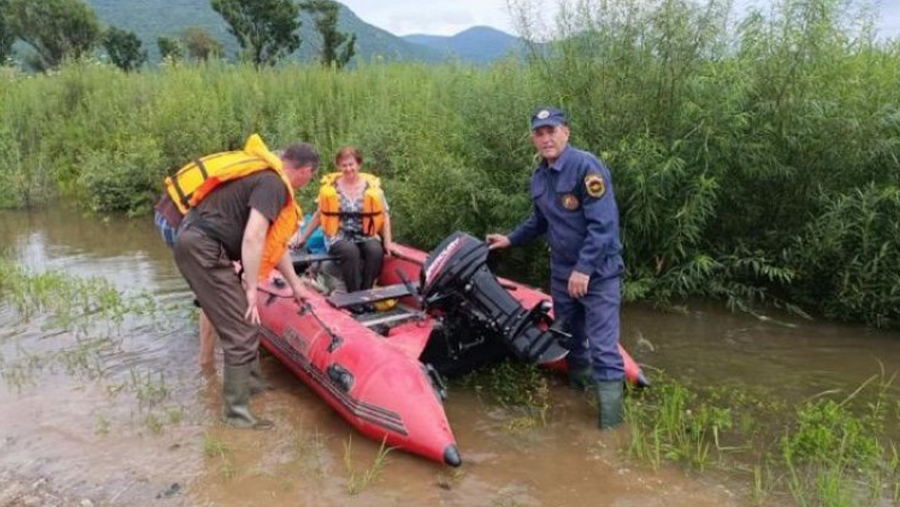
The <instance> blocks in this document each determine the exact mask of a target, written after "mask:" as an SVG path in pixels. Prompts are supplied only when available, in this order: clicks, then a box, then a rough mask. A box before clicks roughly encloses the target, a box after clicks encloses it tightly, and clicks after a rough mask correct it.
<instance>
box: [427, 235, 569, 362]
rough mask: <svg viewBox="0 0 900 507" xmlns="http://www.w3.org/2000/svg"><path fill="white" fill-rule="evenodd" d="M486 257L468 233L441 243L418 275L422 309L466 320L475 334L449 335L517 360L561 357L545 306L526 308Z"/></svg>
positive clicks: (484, 248) (484, 247) (484, 249)
mask: <svg viewBox="0 0 900 507" xmlns="http://www.w3.org/2000/svg"><path fill="white" fill-rule="evenodd" d="M487 258H488V247H487V245H486V244H485V243H484V242H482V241H480V240H478V239H475V238H474V237H472V236H470V235H468V234H465V233H463V232H455V233H453V234H452V235H450V236H449V237H447V238H446V239H444V241H442V242H441V244H440V245H438V246H437V248H435V249H434V250H432V252H431V253H430V254H429V255H428V258H427V260H426V261H425V265H424V266H423V268H422V271H421V275H420V277H421V279H420V287H421V288H422V292H421V294H422V297H423V300H424V304H425V307H426V309H427V310H428V311H429V312H431V311H436V312H440V313H443V314H445V315H448V316H449V317H450V318H449V319H448V321H450V322H452V321H460V320H463V321H465V322H466V323H467V326H470V327H474V328H475V329H466V330H451V331H452V332H465V333H468V334H472V335H477V336H487V337H490V338H491V339H495V340H499V341H500V342H502V343H503V344H504V345H505V346H506V348H508V349H509V351H510V352H512V354H513V355H514V356H516V357H517V358H518V359H520V360H523V361H528V362H535V363H540V364H543V363H548V362H552V361H556V360H558V359H560V358H562V357H564V356H565V355H566V353H567V350H566V349H565V348H564V347H563V346H562V344H561V342H560V338H559V337H560V336H561V333H560V332H558V331H557V329H556V327H553V326H550V323H551V319H550V317H549V315H548V314H547V311H548V308H547V307H546V305H541V304H539V305H536V306H535V308H532V309H530V310H529V309H525V308H524V307H523V306H522V305H521V304H520V303H519V301H518V300H516V299H515V298H514V297H512V295H510V293H509V291H507V290H506V289H505V288H504V287H503V286H502V285H501V284H500V281H499V280H497V277H496V276H494V274H493V273H492V272H491V270H490V269H489V268H488V266H487ZM542 322H543V325H541V323H542Z"/></svg>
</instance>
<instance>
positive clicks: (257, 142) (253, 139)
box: [165, 134, 303, 279]
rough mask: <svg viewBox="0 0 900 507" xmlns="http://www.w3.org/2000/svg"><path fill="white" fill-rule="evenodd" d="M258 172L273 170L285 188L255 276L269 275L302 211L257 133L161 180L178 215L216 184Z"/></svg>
mask: <svg viewBox="0 0 900 507" xmlns="http://www.w3.org/2000/svg"><path fill="white" fill-rule="evenodd" d="M259 171H275V173H276V174H277V175H278V177H279V178H281V181H282V182H283V183H284V186H285V188H287V191H288V197H287V200H286V201H285V203H284V207H282V208H281V211H279V212H278V216H277V217H276V218H275V221H274V222H272V224H271V225H270V226H269V230H268V231H267V232H266V243H265V247H264V249H263V255H262V259H261V260H260V265H259V273H258V276H259V279H264V278H266V277H267V276H269V272H270V271H272V268H274V267H275V266H276V265H277V264H278V262H279V261H280V260H281V257H282V256H283V255H284V253H285V252H286V251H287V248H288V242H289V241H290V239H291V238H292V237H293V236H294V234H296V233H297V229H298V228H299V226H300V217H302V216H303V212H302V211H301V210H300V206H299V205H298V204H297V203H296V202H295V201H294V187H293V186H292V185H291V182H290V180H289V179H288V177H287V175H286V174H285V173H284V169H283V168H282V165H281V159H280V158H279V157H278V156H277V155H275V154H274V153H272V152H271V151H269V148H267V147H266V145H265V143H263V140H262V138H260V137H259V134H253V135H251V136H250V137H249V138H247V143H246V144H245V145H244V149H243V150H241V151H226V152H222V153H215V154H213V155H207V156H205V157H202V158H199V159H197V160H195V161H193V162H191V163H189V164H187V165H185V166H184V167H182V168H181V169H179V170H178V172H177V173H176V174H175V176H172V177H168V178H166V180H165V184H166V193H167V194H168V195H169V198H171V199H172V202H174V203H175V205H176V206H177V207H178V210H179V211H181V213H182V214H186V213H187V212H188V210H190V208H193V207H194V206H196V205H198V204H200V202H201V201H203V199H204V198H206V196H208V195H209V194H210V192H212V191H213V190H215V188H216V187H218V186H219V185H221V184H222V183H225V182H227V181H231V180H235V179H238V178H243V177H244V176H249V175H251V174H254V173H257V172H259Z"/></svg>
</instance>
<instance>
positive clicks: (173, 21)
mask: <svg viewBox="0 0 900 507" xmlns="http://www.w3.org/2000/svg"><path fill="white" fill-rule="evenodd" d="M86 2H87V3H88V5H91V6H92V7H93V8H94V9H95V10H96V11H97V15H98V16H99V17H100V20H101V21H102V22H103V23H106V24H108V25H115V26H118V27H119V28H124V29H127V30H131V31H133V32H135V33H136V34H137V35H138V36H139V37H140V38H141V41H143V43H144V48H146V49H147V51H148V53H149V55H150V60H151V61H158V60H159V52H158V48H157V46H156V39H157V38H158V37H160V36H175V35H177V34H178V33H179V32H180V31H181V30H183V29H185V28H187V27H190V26H199V27H202V28H204V29H206V30H208V31H209V32H210V33H212V34H213V36H215V37H216V38H217V39H218V40H220V41H222V42H223V43H224V44H225V52H226V55H227V56H228V57H229V58H231V57H233V56H234V55H235V53H236V52H237V51H238V49H239V47H238V44H237V41H236V40H235V38H234V37H232V36H231V35H230V34H229V33H228V31H227V28H226V24H225V22H224V21H223V20H222V18H221V17H220V16H219V15H218V14H217V13H216V12H215V11H213V10H212V8H211V7H210V5H209V0H86ZM338 27H339V29H340V30H342V31H345V32H353V33H356V34H357V46H356V47H357V55H358V56H359V57H360V58H362V59H363V60H370V59H372V58H375V57H381V58H384V59H387V60H414V61H424V62H435V61H439V60H442V59H444V58H446V55H445V54H444V52H442V51H440V50H438V49H433V48H430V47H427V46H422V45H419V44H415V43H413V42H409V41H406V40H403V39H402V38H400V37H397V36H395V35H393V34H391V33H390V32H387V31H385V30H382V29H380V28H377V27H375V26H372V25H370V24H368V23H366V22H365V21H363V20H361V19H359V17H357V16H356V14H354V13H353V11H351V10H350V9H348V8H347V7H346V6H344V5H341V11H340V15H339V17H338ZM301 39H302V42H301V45H300V49H299V50H298V51H297V53H296V57H297V58H301V59H308V58H310V57H311V56H312V55H314V54H316V53H317V50H318V48H319V47H321V42H320V41H321V39H320V38H319V36H318V33H317V32H316V29H315V26H314V24H313V22H312V19H311V18H309V17H308V16H307V15H306V14H304V15H303V26H302V27H301Z"/></svg>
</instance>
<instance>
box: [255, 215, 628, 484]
mask: <svg viewBox="0 0 900 507" xmlns="http://www.w3.org/2000/svg"><path fill="white" fill-rule="evenodd" d="M486 259H487V247H486V246H485V245H484V243H482V242H481V241H479V240H477V239H475V238H472V237H471V236H468V235H466V234H463V233H455V234H454V235H452V236H450V237H449V238H447V239H445V240H444V241H443V242H442V243H441V244H440V245H439V246H438V247H437V248H436V249H435V250H434V251H433V252H432V253H431V254H429V255H426V254H425V253H424V252H421V251H418V250H414V249H412V248H407V247H404V246H401V245H397V244H395V245H394V250H393V252H392V255H391V256H390V257H387V258H385V261H384V266H383V268H382V273H381V276H380V278H379V281H378V285H379V287H377V288H375V289H372V290H367V291H360V292H354V293H349V294H343V293H342V294H333V295H331V296H330V297H329V296H326V295H325V294H324V293H323V292H322V291H321V289H320V287H319V285H318V284H316V283H313V282H310V283H309V284H308V285H307V286H306V288H305V290H304V294H303V296H304V298H305V301H304V303H303V304H302V305H298V303H297V302H296V300H295V299H294V298H293V294H292V292H291V290H290V288H289V287H287V286H286V283H285V282H284V280H282V279H281V278H280V277H278V276H277V275H273V277H272V278H270V279H269V280H268V281H267V282H266V283H265V284H263V285H261V287H260V289H259V290H260V293H261V294H260V298H259V302H260V303H259V313H260V318H261V320H262V344H263V346H264V347H265V348H266V349H268V350H269V351H270V352H272V354H274V355H275V356H276V357H278V359H279V360H281V361H282V362H283V363H284V364H285V365H286V366H287V367H288V368H290V369H291V370H292V371H293V372H294V373H295V374H296V375H297V376H299V377H300V378H301V379H303V381H304V382H306V384H307V385H308V386H309V387H310V388H312V389H313V390H314V391H315V392H316V393H318V395H319V396H321V397H322V399H324V400H325V401H326V402H327V403H328V404H329V405H331V406H332V407H333V408H334V409H335V410H337V411H338V413H340V414H341V416H342V417H344V419H346V420H347V421H348V422H349V423H350V424H351V425H352V426H353V427H354V428H356V429H357V430H359V431H360V432H362V433H363V434H365V435H366V436H368V437H370V438H372V439H374V440H376V441H382V440H383V441H385V442H386V443H387V445H389V446H392V447H398V448H401V449H404V450H406V451H409V452H411V453H415V454H419V455H421V456H424V457H426V458H428V459H431V460H435V461H439V462H442V463H446V464H448V465H451V466H458V465H460V464H461V458H460V454H459V450H458V448H457V446H456V441H455V439H454V437H453V432H452V430H451V429H450V424H449V423H448V422H447V417H446V415H445V414H444V409H443V405H442V399H443V398H444V397H445V396H446V390H445V388H444V385H443V381H442V375H443V376H447V375H458V374H462V373H466V372H468V371H471V370H472V369H474V368H477V367H479V366H481V365H484V364H487V363H490V362H493V361H496V360H498V359H499V358H501V357H504V356H513V357H516V358H518V359H520V360H524V361H532V362H536V363H539V364H543V365H547V366H549V367H551V368H556V369H564V368H565V361H564V358H565V354H566V350H565V349H564V348H563V347H562V346H561V343H562V342H563V341H564V338H565V336H566V335H565V333H564V331H563V330H562V323H560V322H554V321H553V318H552V312H551V305H550V298H549V296H548V295H546V294H544V293H543V292H541V291H539V290H537V289H534V288H531V287H527V286H525V285H521V284H517V283H515V282H511V281H508V280H504V279H498V278H496V277H495V276H494V275H493V274H492V273H491V272H490V270H488V268H487V266H486ZM321 262H327V256H315V255H300V256H297V257H296V258H295V267H296V268H297V270H298V272H301V273H304V272H307V270H308V268H309V270H310V271H311V270H313V269H315V268H316V267H317V266H320V264H319V263H321ZM382 301H390V302H391V303H394V302H396V304H395V305H393V307H391V308H390V309H387V310H385V308H383V307H382V310H384V311H377V310H374V309H373V308H372V304H373V303H378V302H382ZM622 355H623V357H624V358H625V366H626V378H627V379H628V380H629V381H630V382H632V383H634V384H637V385H645V384H646V381H645V380H644V377H643V375H642V374H641V371H640V367H639V366H638V365H637V364H636V363H635V362H634V361H633V360H632V359H631V357H630V356H629V355H628V353H627V352H625V350H624V349H622Z"/></svg>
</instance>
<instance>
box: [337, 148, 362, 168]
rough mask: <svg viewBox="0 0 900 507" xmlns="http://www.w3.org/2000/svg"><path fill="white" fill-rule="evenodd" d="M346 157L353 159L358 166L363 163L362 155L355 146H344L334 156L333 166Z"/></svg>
mask: <svg viewBox="0 0 900 507" xmlns="http://www.w3.org/2000/svg"><path fill="white" fill-rule="evenodd" d="M347 157H353V158H354V159H356V163H357V164H359V165H362V163H363V158H362V153H360V152H359V150H358V149H356V147H355V146H344V147H343V148H341V149H339V150H338V152H337V155H335V156H334V163H335V165H338V164H340V163H341V159H343V158H347Z"/></svg>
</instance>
